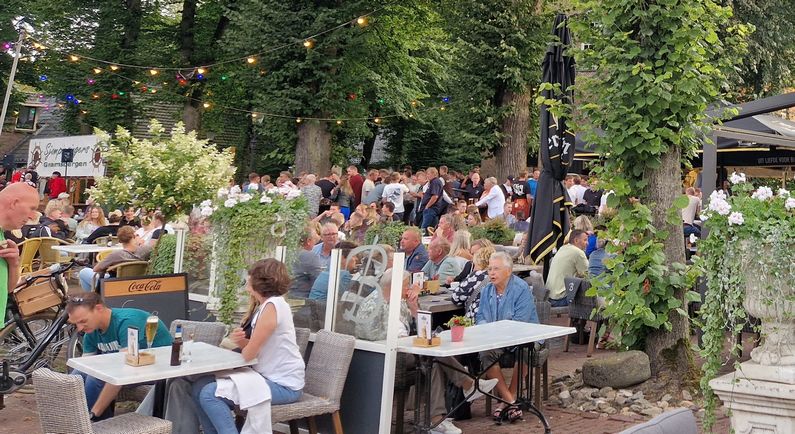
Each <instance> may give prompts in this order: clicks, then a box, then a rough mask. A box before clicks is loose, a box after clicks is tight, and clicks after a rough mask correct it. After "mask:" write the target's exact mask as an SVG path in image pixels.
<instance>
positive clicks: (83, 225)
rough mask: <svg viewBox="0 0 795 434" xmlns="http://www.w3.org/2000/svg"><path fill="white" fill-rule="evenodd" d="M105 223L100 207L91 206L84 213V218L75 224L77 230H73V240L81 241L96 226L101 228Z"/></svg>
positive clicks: (95, 228) (103, 213)
mask: <svg viewBox="0 0 795 434" xmlns="http://www.w3.org/2000/svg"><path fill="white" fill-rule="evenodd" d="M106 224H107V222H106V221H105V212H104V211H102V208H100V207H98V206H92V207H91V208H89V210H88V212H87V213H86V218H84V219H83V220H82V221H81V222H80V223H79V224H78V225H77V230H76V231H75V242H77V243H82V242H83V240H85V239H86V238H88V236H89V235H91V233H92V232H94V231H95V230H97V229H98V228H101V227H102V226H105V225H106Z"/></svg>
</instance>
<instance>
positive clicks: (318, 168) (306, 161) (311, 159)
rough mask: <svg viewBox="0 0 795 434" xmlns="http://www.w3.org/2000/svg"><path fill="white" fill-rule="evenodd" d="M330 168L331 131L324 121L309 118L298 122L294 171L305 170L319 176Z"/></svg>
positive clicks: (326, 172)
mask: <svg viewBox="0 0 795 434" xmlns="http://www.w3.org/2000/svg"><path fill="white" fill-rule="evenodd" d="M329 170H331V133H330V132H329V130H328V125H326V122H324V121H315V120H309V121H304V122H301V123H300V124H298V144H297V145H296V147H295V173H301V172H307V173H314V174H317V175H319V176H326V175H328V172H329Z"/></svg>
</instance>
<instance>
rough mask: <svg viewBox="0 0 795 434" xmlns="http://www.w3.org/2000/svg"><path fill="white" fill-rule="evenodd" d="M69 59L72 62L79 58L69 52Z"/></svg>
mask: <svg viewBox="0 0 795 434" xmlns="http://www.w3.org/2000/svg"><path fill="white" fill-rule="evenodd" d="M69 60H71V61H72V62H77V61H78V60H80V58H79V57H77V56H75V55H74V54H70V55H69Z"/></svg>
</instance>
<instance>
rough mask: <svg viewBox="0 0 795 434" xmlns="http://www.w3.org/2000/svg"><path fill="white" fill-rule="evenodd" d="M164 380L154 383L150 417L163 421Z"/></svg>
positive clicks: (164, 401)
mask: <svg viewBox="0 0 795 434" xmlns="http://www.w3.org/2000/svg"><path fill="white" fill-rule="evenodd" d="M165 403H166V380H160V381H157V382H156V383H155V404H154V410H153V411H152V416H154V417H159V418H160V419H163V416H164V415H165V410H166V406H165Z"/></svg>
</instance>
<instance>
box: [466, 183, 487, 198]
mask: <svg viewBox="0 0 795 434" xmlns="http://www.w3.org/2000/svg"><path fill="white" fill-rule="evenodd" d="M465 190H466V195H465V196H466V198H467V199H475V200H479V199H480V196H481V195H482V194H483V183H482V182H481V183H479V184H477V185H473V184H472V183H471V182H469V183H467V186H466V188H465Z"/></svg>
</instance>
